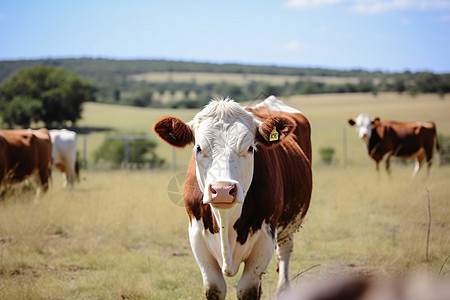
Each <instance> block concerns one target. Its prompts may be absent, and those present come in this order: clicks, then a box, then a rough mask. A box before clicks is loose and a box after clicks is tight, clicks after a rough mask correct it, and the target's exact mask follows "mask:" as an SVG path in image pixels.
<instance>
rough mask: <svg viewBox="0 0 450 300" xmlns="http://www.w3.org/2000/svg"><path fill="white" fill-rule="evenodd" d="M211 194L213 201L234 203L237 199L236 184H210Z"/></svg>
mask: <svg viewBox="0 0 450 300" xmlns="http://www.w3.org/2000/svg"><path fill="white" fill-rule="evenodd" d="M209 194H210V196H211V202H212V203H233V202H234V200H236V195H237V187H236V184H228V183H221V182H218V183H213V184H210V185H209Z"/></svg>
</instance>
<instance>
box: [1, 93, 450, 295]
mask: <svg viewBox="0 0 450 300" xmlns="http://www.w3.org/2000/svg"><path fill="white" fill-rule="evenodd" d="M283 100H284V101H285V102H286V103H287V104H289V105H292V106H294V107H296V108H299V109H300V110H302V111H303V112H304V113H305V115H306V116H307V117H308V118H309V119H310V121H311V125H312V142H313V155H314V157H313V160H314V163H313V174H314V188H313V196H312V201H311V207H310V211H309V213H308V215H307V217H306V220H305V222H304V224H303V228H302V229H300V230H299V232H298V233H297V234H296V237H295V249H294V253H293V255H292V260H291V278H292V284H293V285H298V286H304V285H307V284H310V283H312V282H315V281H316V280H318V279H320V278H323V277H325V276H329V274H338V275H339V274H357V275H360V276H371V277H377V278H387V277H391V276H395V275H401V274H406V273H409V272H416V271H419V272H426V273H429V274H432V275H435V276H438V275H439V276H441V277H444V278H450V262H446V263H445V260H446V258H448V256H449V255H450V205H449V199H450V185H449V184H450V166H441V167H439V166H438V163H437V162H438V160H437V161H435V165H434V166H433V167H432V169H431V173H430V176H429V178H426V172H425V171H424V170H421V171H420V172H419V174H418V176H417V178H416V179H415V180H414V181H411V178H410V176H411V173H412V169H413V166H412V165H410V164H407V165H404V164H400V163H395V164H393V165H392V175H391V177H389V176H388V175H387V174H385V172H380V174H376V172H375V170H374V166H373V163H372V162H371V161H370V160H369V158H368V157H367V154H365V153H364V149H363V147H362V145H361V142H360V141H359V140H358V139H357V137H356V132H355V131H354V129H353V128H350V127H349V126H348V125H347V124H346V121H347V119H348V118H350V117H356V115H357V114H358V113H359V112H362V111H365V112H367V113H369V114H371V115H377V116H379V117H381V118H384V119H397V120H405V121H406V120H416V119H417V120H419V119H421V120H433V121H435V122H436V124H437V128H438V131H439V132H440V133H442V134H445V135H450V118H449V117H448V116H449V112H450V102H449V101H448V99H444V100H441V99H440V98H438V97H437V96H435V95H429V96H418V97H416V98H410V97H408V96H398V95H395V94H381V95H379V96H378V97H374V96H372V95H361V94H359V95H324V96H321V95H318V96H302V97H300V96H296V97H290V98H286V99H283ZM196 112H197V111H193V110H176V111H168V110H154V109H138V108H130V107H119V106H109V105H102V104H96V103H87V104H86V106H85V112H84V120H83V121H82V122H80V124H79V125H80V126H84V127H95V128H109V130H110V131H112V132H120V133H145V132H147V133H149V130H150V128H151V126H152V124H153V122H154V121H156V120H157V119H158V118H160V117H162V116H165V115H168V114H171V115H175V116H178V117H180V118H181V119H183V120H185V121H188V120H190V118H191V117H192V116H193V115H194V114H195V113H196ZM344 132H345V133H344ZM104 134H105V133H104V132H94V133H91V134H90V135H89V136H88V137H87V140H88V141H89V144H88V145H90V146H89V148H88V155H91V153H92V152H93V151H94V150H95V141H97V140H98V141H99V140H101V138H102V135H104ZM344 137H345V139H346V148H347V154H346V155H345V156H344V146H343V145H344V142H343V141H344ZM91 141H92V142H91ZM326 146H332V147H334V148H335V150H336V154H335V160H334V162H333V163H332V164H331V165H325V164H323V163H322V162H321V161H320V159H319V155H318V151H319V149H320V148H321V147H326ZM171 151H172V150H171V148H170V147H169V146H166V145H163V144H162V143H161V144H160V146H159V149H158V153H159V154H160V155H161V156H163V157H165V158H167V160H168V161H170V159H171V155H172V154H171ZM189 154H190V149H185V150H177V169H176V170H169V169H166V170H159V171H157V170H149V171H126V170H122V171H98V170H97V171H96V170H84V172H83V173H82V177H83V180H82V182H81V183H80V184H79V185H76V186H75V189H74V190H73V191H66V190H63V189H62V188H61V178H60V174H59V173H58V172H57V171H55V172H54V175H53V184H52V186H51V187H50V190H49V192H48V193H47V194H46V195H45V196H44V197H42V198H41V199H39V200H38V201H37V202H33V200H32V199H33V192H32V191H28V192H21V190H16V191H14V192H13V194H12V195H10V196H9V197H7V198H6V199H2V200H1V201H0V299H202V297H203V287H202V279H201V275H200V272H199V270H198V268H197V265H196V263H195V260H194V258H193V256H192V254H191V250H190V247H189V242H188V236H187V224H188V219H187V216H186V213H185V211H184V208H183V207H182V206H180V205H179V204H178V203H175V201H174V200H173V198H169V196H168V191H171V192H174V193H177V190H176V188H177V185H173V182H171V180H172V179H173V178H174V176H176V175H178V174H181V173H183V171H184V170H185V166H186V165H187V159H188V157H189ZM382 171H384V170H382ZM171 199H172V200H171ZM428 200H429V201H430V206H431V221H432V222H431V229H430V236H429V237H430V240H429V249H428V260H427V259H426V248H427V247H426V246H427V231H428V225H429V215H428ZM275 265H276V262H275V259H273V260H272V263H271V265H270V266H269V268H268V270H267V274H265V276H264V277H263V298H264V299H273V297H274V292H275V287H276V281H277V273H276V270H275ZM238 279H239V274H238V276H237V277H235V278H229V279H227V283H228V295H227V298H228V299H235V298H236V296H235V295H236V293H235V290H234V287H235V285H236V283H237V281H238Z"/></svg>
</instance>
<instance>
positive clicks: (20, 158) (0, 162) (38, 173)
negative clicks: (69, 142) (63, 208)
mask: <svg viewBox="0 0 450 300" xmlns="http://www.w3.org/2000/svg"><path fill="white" fill-rule="evenodd" d="M51 151H52V143H51V140H50V135H49V133H48V130H47V129H40V130H30V129H26V130H0V186H2V185H4V184H5V183H17V182H21V181H23V180H25V179H26V178H28V177H30V176H33V177H34V180H35V182H36V185H37V189H36V198H37V197H39V194H40V192H41V189H43V191H44V192H46V191H47V189H48V184H49V179H50V160H51Z"/></svg>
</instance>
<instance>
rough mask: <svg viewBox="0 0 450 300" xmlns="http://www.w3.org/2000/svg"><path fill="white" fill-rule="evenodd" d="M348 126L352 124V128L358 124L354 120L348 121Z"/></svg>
mask: <svg viewBox="0 0 450 300" xmlns="http://www.w3.org/2000/svg"><path fill="white" fill-rule="evenodd" d="M348 124H350V126H353V125H355V124H356V122H355V120H353V119H348Z"/></svg>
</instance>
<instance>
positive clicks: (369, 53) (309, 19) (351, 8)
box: [0, 0, 450, 73]
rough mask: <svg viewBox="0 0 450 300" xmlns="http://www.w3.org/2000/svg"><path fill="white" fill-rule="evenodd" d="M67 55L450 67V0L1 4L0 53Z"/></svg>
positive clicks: (1, 56) (11, 0) (47, 0)
mask: <svg viewBox="0 0 450 300" xmlns="http://www.w3.org/2000/svg"><path fill="white" fill-rule="evenodd" d="M65 57H95V58H98V57H101V58H111V59H136V58H140V59H176V60H187V61H201V62H217V63H246V64H247V63H248V64H264V65H282V66H297V67H323V68H332V69H345V70H348V69H354V68H361V69H365V70H370V71H374V70H381V71H392V72H402V71H405V70H410V71H413V72H416V71H425V70H428V71H433V72H439V73H442V72H448V73H450V0H282V1H263V0H259V1H256V0H250V1H237V0H229V1H214V0H208V1H206V0H205V1H194V0H191V1H182V0H180V1H175V0H166V1H150V0H122V1H118V0H98V1H97V0H76V1H61V0H58V1H53V0H36V1H33V0H4V1H2V2H1V3H0V60H15V59H34V58H65Z"/></svg>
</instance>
